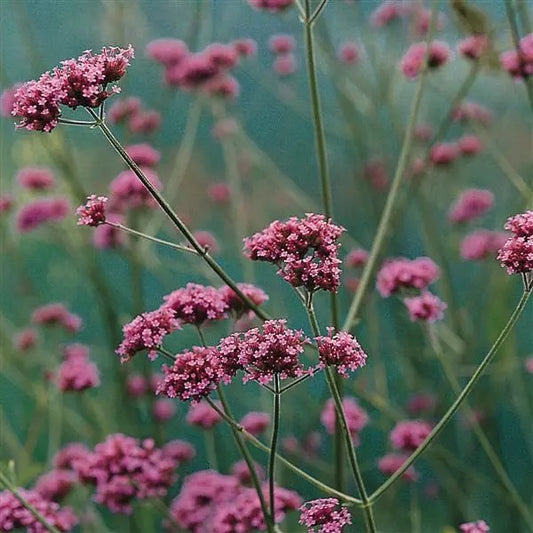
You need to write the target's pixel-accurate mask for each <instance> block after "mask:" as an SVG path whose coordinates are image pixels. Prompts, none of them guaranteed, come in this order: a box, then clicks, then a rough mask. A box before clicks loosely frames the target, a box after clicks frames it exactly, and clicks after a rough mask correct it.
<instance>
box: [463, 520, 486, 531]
mask: <svg viewBox="0 0 533 533" xmlns="http://www.w3.org/2000/svg"><path fill="white" fill-rule="evenodd" d="M459 529H460V530H461V533H488V532H489V531H490V527H489V526H488V524H487V523H486V522H485V520H476V521H475V522H465V523H464V524H461V525H460V526H459Z"/></svg>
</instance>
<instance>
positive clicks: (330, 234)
mask: <svg viewBox="0 0 533 533" xmlns="http://www.w3.org/2000/svg"><path fill="white" fill-rule="evenodd" d="M343 231H344V228H342V227H340V226H336V225H335V224H333V223H332V222H331V221H330V220H326V218H325V217H324V215H315V214H310V213H309V214H307V215H306V217H305V218H303V219H298V218H296V217H292V218H290V219H289V220H287V221H286V222H280V221H279V220H276V221H274V222H272V223H271V224H270V225H269V226H268V227H267V228H266V229H264V230H263V231H261V232H259V233H256V234H255V235H252V236H251V237H249V238H247V239H245V241H244V249H245V254H246V255H247V256H248V257H249V258H250V259H252V260H254V261H267V262H270V263H274V264H276V265H278V266H279V271H278V274H280V275H281V277H282V278H283V279H285V280H286V281H288V282H289V283H290V284H291V285H293V286H295V287H301V286H303V287H305V288H306V289H307V290H308V291H315V290H318V289H323V290H326V291H330V292H336V291H337V289H338V287H339V281H340V268H339V264H340V260H339V259H338V257H337V252H338V248H339V246H340V244H338V243H337V240H338V239H339V237H340V236H341V234H342V232H343Z"/></svg>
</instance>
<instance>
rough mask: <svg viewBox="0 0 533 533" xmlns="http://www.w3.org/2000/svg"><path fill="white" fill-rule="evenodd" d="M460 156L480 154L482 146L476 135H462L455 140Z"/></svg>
mask: <svg viewBox="0 0 533 533" xmlns="http://www.w3.org/2000/svg"><path fill="white" fill-rule="evenodd" d="M457 146H458V147H459V150H460V152H461V154H462V155H465V156H470V155H475V154H477V153H479V152H481V149H482V148H483V145H482V144H481V141H480V140H479V137H477V136H476V135H463V136H462V137H460V138H459V139H458V140H457Z"/></svg>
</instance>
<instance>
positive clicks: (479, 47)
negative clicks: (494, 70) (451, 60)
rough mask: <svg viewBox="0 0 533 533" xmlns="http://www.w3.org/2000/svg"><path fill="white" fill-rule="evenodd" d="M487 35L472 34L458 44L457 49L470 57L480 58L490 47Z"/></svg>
mask: <svg viewBox="0 0 533 533" xmlns="http://www.w3.org/2000/svg"><path fill="white" fill-rule="evenodd" d="M489 44H490V42H489V39H488V37H487V36H486V35H471V36H470V37H467V38H466V39H463V40H462V41H461V42H460V43H459V44H458V45H457V51H458V52H459V53H460V54H461V55H463V56H464V57H466V58H468V59H473V60H476V59H479V58H480V57H481V56H482V55H483V54H484V53H485V52H486V51H487V50H488V48H489Z"/></svg>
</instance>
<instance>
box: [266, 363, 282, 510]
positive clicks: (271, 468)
mask: <svg viewBox="0 0 533 533" xmlns="http://www.w3.org/2000/svg"><path fill="white" fill-rule="evenodd" d="M280 388H281V387H280V379H279V375H278V374H276V375H275V376H274V398H273V402H272V419H273V425H272V437H271V439H270V457H269V458H268V494H269V498H270V514H271V515H272V517H275V516H276V505H275V495H274V478H275V474H276V449H277V446H278V435H279V422H280V406H281V405H280V404H281V393H280Z"/></svg>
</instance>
